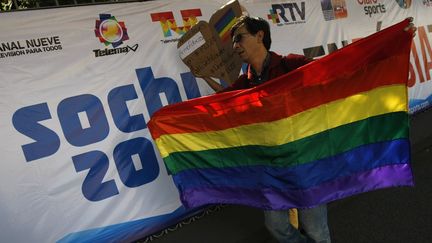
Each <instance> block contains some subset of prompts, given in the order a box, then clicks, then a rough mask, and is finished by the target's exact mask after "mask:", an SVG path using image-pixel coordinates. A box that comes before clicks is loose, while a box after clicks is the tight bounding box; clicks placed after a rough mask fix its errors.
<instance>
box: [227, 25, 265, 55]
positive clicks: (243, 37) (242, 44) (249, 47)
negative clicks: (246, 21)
mask: <svg viewBox="0 0 432 243" xmlns="http://www.w3.org/2000/svg"><path fill="white" fill-rule="evenodd" d="M232 43H233V49H234V51H235V52H236V53H237V54H238V55H239V56H240V58H241V59H242V60H243V61H244V62H249V60H251V58H252V57H253V55H254V53H256V50H258V47H259V44H260V42H259V41H258V39H257V36H256V35H252V34H251V33H249V32H248V31H247V29H246V27H245V26H241V27H239V28H238V29H237V30H236V31H235V32H234V36H233V38H232ZM261 44H262V43H261Z"/></svg>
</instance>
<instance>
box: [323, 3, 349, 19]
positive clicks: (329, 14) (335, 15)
mask: <svg viewBox="0 0 432 243" xmlns="http://www.w3.org/2000/svg"><path fill="white" fill-rule="evenodd" d="M321 9H322V11H323V15H324V19H325V20H326V21H329V20H334V19H341V18H346V17H347V16H348V10H347V7H346V2H345V0H321Z"/></svg>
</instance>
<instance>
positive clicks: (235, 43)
mask: <svg viewBox="0 0 432 243" xmlns="http://www.w3.org/2000/svg"><path fill="white" fill-rule="evenodd" d="M238 47H239V43H238V42H237V41H236V42H234V43H233V49H234V50H235V49H236V48H238Z"/></svg>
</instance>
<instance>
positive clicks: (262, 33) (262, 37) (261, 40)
mask: <svg viewBox="0 0 432 243" xmlns="http://www.w3.org/2000/svg"><path fill="white" fill-rule="evenodd" d="M256 36H257V37H258V41H259V42H260V43H262V42H263V39H264V31H262V30H259V31H258V32H257V33H256Z"/></svg>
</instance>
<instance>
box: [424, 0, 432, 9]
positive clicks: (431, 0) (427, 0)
mask: <svg viewBox="0 0 432 243" xmlns="http://www.w3.org/2000/svg"><path fill="white" fill-rule="evenodd" d="M423 5H425V6H426V7H432V0H423Z"/></svg>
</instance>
